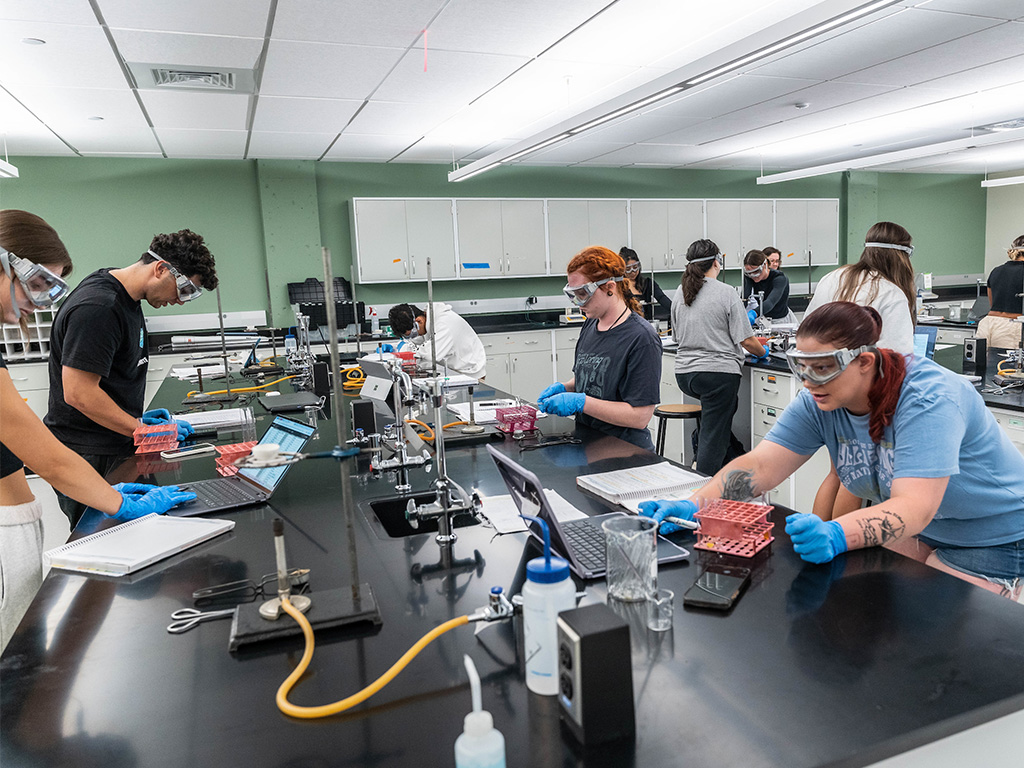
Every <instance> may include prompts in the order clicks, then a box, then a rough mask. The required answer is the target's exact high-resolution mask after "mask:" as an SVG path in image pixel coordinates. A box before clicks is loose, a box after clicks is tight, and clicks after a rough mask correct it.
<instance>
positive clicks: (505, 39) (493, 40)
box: [427, 0, 608, 56]
mask: <svg viewBox="0 0 1024 768" xmlns="http://www.w3.org/2000/svg"><path fill="white" fill-rule="evenodd" d="M607 5H608V1H607V0H574V2H571V3H552V2H551V1H550V0H517V1H516V2H514V3H485V2H480V0H451V2H450V3H448V4H447V5H445V7H444V10H443V11H442V12H441V15H440V16H438V17H437V19H436V20H435V21H434V22H433V23H432V24H431V25H430V32H429V35H428V36H427V44H428V48H430V49H436V50H448V51H469V52H475V53H503V54H510V55H513V56H537V55H538V54H540V53H541V52H542V51H544V50H545V49H546V48H548V47H549V46H551V45H552V44H554V43H555V42H557V41H558V40H559V38H561V37H562V36H563V35H565V34H567V33H569V32H571V31H572V30H573V29H575V28H576V27H578V26H579V25H580V24H582V23H583V22H585V21H586V20H587V19H589V18H590V17H591V16H593V15H594V14H595V13H597V12H598V11H600V10H601V9H602V8H604V7H605V6H607Z"/></svg>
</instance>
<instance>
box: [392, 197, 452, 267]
mask: <svg viewBox="0 0 1024 768" xmlns="http://www.w3.org/2000/svg"><path fill="white" fill-rule="evenodd" d="M405 223H406V229H407V234H408V251H409V277H410V279H412V280H426V279H427V259H428V258H429V259H430V268H431V270H432V272H433V276H434V279H435V280H444V279H451V278H454V277H455V276H456V275H457V274H458V269H457V267H456V263H455V227H454V225H453V223H452V201H451V200H406V201H405Z"/></svg>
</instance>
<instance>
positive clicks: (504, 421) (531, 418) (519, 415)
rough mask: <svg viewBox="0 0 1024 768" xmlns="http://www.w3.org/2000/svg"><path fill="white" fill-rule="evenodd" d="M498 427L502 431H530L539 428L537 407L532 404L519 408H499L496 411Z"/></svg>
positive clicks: (509, 432)
mask: <svg viewBox="0 0 1024 768" xmlns="http://www.w3.org/2000/svg"><path fill="white" fill-rule="evenodd" d="M494 415H495V417H496V418H497V419H498V424H497V428H498V429H499V430H500V431H502V432H507V433H508V434H512V433H513V432H530V431H532V430H534V429H536V428H537V409H536V408H534V407H533V406H532V405H522V406H519V407H517V408H498V409H497V410H496V411H495V412H494Z"/></svg>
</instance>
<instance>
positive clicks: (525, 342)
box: [523, 340, 540, 344]
mask: <svg viewBox="0 0 1024 768" xmlns="http://www.w3.org/2000/svg"><path fill="white" fill-rule="evenodd" d="M523 344H540V342H539V341H536V340H534V341H524V342H523Z"/></svg>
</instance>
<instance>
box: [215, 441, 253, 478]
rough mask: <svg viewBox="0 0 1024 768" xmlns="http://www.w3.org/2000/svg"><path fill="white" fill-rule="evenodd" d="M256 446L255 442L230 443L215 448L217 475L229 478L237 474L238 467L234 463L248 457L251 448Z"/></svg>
mask: <svg viewBox="0 0 1024 768" xmlns="http://www.w3.org/2000/svg"><path fill="white" fill-rule="evenodd" d="M254 445H256V441H255V440H252V441H249V442H247V443H231V444H230V445H218V446H217V454H218V456H217V458H216V459H215V463H216V464H217V467H216V469H217V474H219V475H223V476H224V477H230V476H231V475H234V474H237V473H238V467H236V466H235V461H237V460H238V459H240V458H242V457H243V456H248V455H249V454H250V453H252V448H253V446H254Z"/></svg>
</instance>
